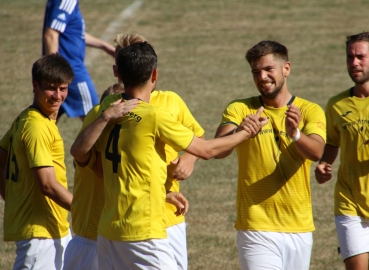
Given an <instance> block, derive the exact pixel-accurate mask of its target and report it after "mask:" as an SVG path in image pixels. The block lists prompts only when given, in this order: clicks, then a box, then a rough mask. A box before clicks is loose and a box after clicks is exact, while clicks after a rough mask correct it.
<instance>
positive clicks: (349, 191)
mask: <svg viewBox="0 0 369 270" xmlns="http://www.w3.org/2000/svg"><path fill="white" fill-rule="evenodd" d="M346 63H347V71H348V74H349V75H350V77H351V79H352V80H353V82H354V83H355V86H354V87H352V88H350V89H348V90H345V91H343V92H341V93H339V94H338V95H335V96H333V97H332V98H330V99H329V101H328V104H327V106H326V112H325V113H326V117H327V144H326V146H325V148H324V154H323V157H322V158H321V160H320V162H319V165H318V166H317V168H316V170H315V177H316V179H317V181H318V182H319V183H321V184H322V183H325V182H326V181H328V180H330V179H331V178H332V164H333V162H334V161H335V160H336V158H337V156H338V150H339V149H341V153H340V166H339V169H338V174H337V182H336V187H335V191H334V215H335V222H336V230H337V236H338V241H339V244H340V253H341V257H342V259H343V260H344V262H345V266H346V269H350V270H352V269H354V270H361V269H368V252H369V227H368V226H369V199H368V198H369V197H368V194H369V185H368V183H369V166H368V164H369V148H368V140H369V128H368V123H369V119H368V110H369V102H368V96H369V32H363V33H360V34H357V35H352V36H348V37H347V40H346Z"/></svg>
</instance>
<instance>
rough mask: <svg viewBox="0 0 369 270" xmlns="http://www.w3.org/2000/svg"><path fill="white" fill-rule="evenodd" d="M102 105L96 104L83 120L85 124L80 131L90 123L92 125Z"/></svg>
mask: <svg viewBox="0 0 369 270" xmlns="http://www.w3.org/2000/svg"><path fill="white" fill-rule="evenodd" d="M99 108H100V105H99V104H98V105H95V106H94V107H93V108H92V109H91V110H90V111H89V112H88V113H87V115H86V117H85V120H83V125H82V128H81V130H80V131H79V133H81V132H82V130H84V129H85V128H86V127H87V126H88V125H90V124H91V123H92V122H93V121H95V120H96V118H97V115H98V112H99Z"/></svg>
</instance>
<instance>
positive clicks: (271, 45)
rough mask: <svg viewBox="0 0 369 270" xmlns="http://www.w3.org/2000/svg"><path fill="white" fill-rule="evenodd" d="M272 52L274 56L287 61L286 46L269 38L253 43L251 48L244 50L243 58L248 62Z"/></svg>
mask: <svg viewBox="0 0 369 270" xmlns="http://www.w3.org/2000/svg"><path fill="white" fill-rule="evenodd" d="M268 54H273V56H274V57H277V58H279V59H282V60H284V61H285V62H287V61H288V50H287V48H286V47H285V46H284V45H282V44H280V43H278V42H276V41H271V40H263V41H260V42H259V43H258V44H256V45H254V46H253V47H252V48H251V49H249V50H248V51H247V52H246V55H245V58H246V60H247V62H249V64H251V62H254V61H256V60H259V59H260V58H261V57H263V56H265V55H268Z"/></svg>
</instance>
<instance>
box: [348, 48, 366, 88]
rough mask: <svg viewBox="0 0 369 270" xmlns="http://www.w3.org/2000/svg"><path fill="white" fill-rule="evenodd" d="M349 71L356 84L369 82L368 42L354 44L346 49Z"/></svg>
mask: <svg viewBox="0 0 369 270" xmlns="http://www.w3.org/2000/svg"><path fill="white" fill-rule="evenodd" d="M346 64H347V71H348V73H349V75H350V77H351V79H352V80H353V81H354V82H355V83H356V84H364V83H366V82H368V81H369V43H368V42H367V41H356V42H352V43H350V44H349V45H348V46H347V49H346Z"/></svg>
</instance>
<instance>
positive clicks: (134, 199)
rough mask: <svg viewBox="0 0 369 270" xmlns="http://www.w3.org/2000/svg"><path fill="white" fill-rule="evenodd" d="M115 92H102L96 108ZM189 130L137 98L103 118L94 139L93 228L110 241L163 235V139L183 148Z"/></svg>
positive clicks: (189, 137)
mask: <svg viewBox="0 0 369 270" xmlns="http://www.w3.org/2000/svg"><path fill="white" fill-rule="evenodd" d="M120 98H121V95H112V96H108V97H106V98H105V99H104V100H103V102H102V104H101V106H100V110H99V113H101V112H102V111H104V110H105V109H106V108H108V107H109V106H110V104H111V103H112V102H114V101H116V100H117V99H120ZM193 136H194V133H193V132H192V131H190V130H189V129H188V128H186V127H184V126H183V125H181V123H180V122H178V121H175V120H174V119H173V117H172V116H171V114H170V112H168V111H165V110H164V109H162V108H161V107H155V106H152V105H149V104H147V103H145V102H142V101H140V102H139V105H138V106H137V107H136V108H135V109H133V111H131V112H130V113H128V114H127V115H126V116H124V117H122V118H120V119H119V120H117V121H115V122H112V123H109V124H108V125H107V126H106V128H105V129H104V131H103V132H102V134H101V135H100V137H99V139H98V141H97V142H96V149H97V150H98V151H100V152H101V156H102V162H103V169H104V192H105V205H104V208H103V211H102V214H101V218H100V223H99V227H98V233H99V234H100V235H101V236H103V237H105V238H107V239H110V240H115V241H141V240H146V239H153V238H165V237H166V226H165V195H166V190H165V186H164V184H165V181H166V176H167V171H166V156H165V149H164V147H165V144H169V145H171V146H172V147H173V148H174V149H175V151H177V152H178V151H181V150H183V149H186V148H187V147H188V146H189V145H190V143H191V141H192V139H193Z"/></svg>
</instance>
